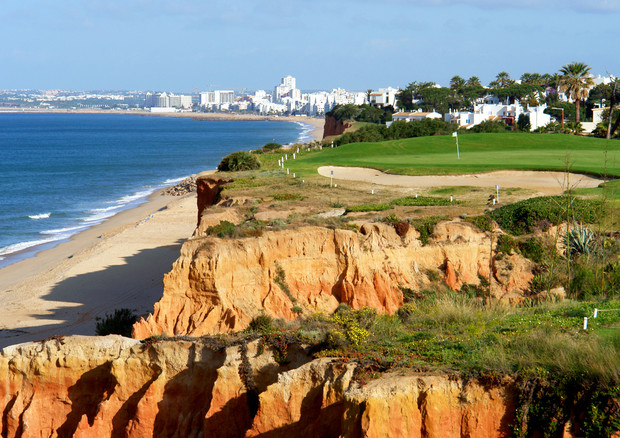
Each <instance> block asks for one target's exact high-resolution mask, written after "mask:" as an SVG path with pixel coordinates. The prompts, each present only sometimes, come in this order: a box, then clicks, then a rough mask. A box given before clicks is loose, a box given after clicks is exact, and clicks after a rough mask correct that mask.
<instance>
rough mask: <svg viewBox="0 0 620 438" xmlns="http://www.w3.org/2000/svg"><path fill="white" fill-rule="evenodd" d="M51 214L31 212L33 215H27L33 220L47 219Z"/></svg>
mask: <svg viewBox="0 0 620 438" xmlns="http://www.w3.org/2000/svg"><path fill="white" fill-rule="evenodd" d="M51 215H52V213H41V214H33V215H29V216H28V217H29V218H30V219H34V220H38V219H47V218H48V217H50V216H51Z"/></svg>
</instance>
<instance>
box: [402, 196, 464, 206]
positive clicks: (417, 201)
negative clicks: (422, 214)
mask: <svg viewBox="0 0 620 438" xmlns="http://www.w3.org/2000/svg"><path fill="white" fill-rule="evenodd" d="M458 203H459V202H458V201H453V202H450V200H449V199H445V198H433V197H431V196H418V197H417V198H416V197H415V196H406V197H404V198H398V199H395V200H393V201H392V202H391V204H392V205H400V206H403V207H428V206H441V205H452V204H458Z"/></svg>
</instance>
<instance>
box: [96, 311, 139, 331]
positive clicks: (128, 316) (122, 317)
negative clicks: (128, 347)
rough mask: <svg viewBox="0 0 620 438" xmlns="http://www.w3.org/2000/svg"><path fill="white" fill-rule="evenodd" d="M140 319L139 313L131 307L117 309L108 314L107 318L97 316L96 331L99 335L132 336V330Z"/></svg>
mask: <svg viewBox="0 0 620 438" xmlns="http://www.w3.org/2000/svg"><path fill="white" fill-rule="evenodd" d="M137 320H138V315H136V314H135V313H134V311H133V310H131V309H124V308H123V309H116V310H114V313H113V314H112V315H109V314H106V316H105V318H103V319H101V318H97V326H96V328H95V332H96V333H97V335H98V336H106V335H121V336H125V337H127V338H130V337H131V330H132V328H133V325H134V323H135V322H136V321H137Z"/></svg>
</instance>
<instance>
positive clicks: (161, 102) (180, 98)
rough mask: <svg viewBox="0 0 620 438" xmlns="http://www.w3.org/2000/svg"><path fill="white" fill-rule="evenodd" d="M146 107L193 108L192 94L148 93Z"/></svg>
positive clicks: (145, 101)
mask: <svg viewBox="0 0 620 438" xmlns="http://www.w3.org/2000/svg"><path fill="white" fill-rule="evenodd" d="M144 107H145V108H184V109H187V108H191V107H192V96H188V95H183V94H173V93H166V92H164V93H151V92H148V93H146V98H145V100H144Z"/></svg>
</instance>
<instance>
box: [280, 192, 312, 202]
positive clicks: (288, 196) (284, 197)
mask: <svg viewBox="0 0 620 438" xmlns="http://www.w3.org/2000/svg"><path fill="white" fill-rule="evenodd" d="M271 197H272V198H273V200H274V201H302V200H304V199H306V198H307V196H303V195H299V194H297V193H274V194H272V195H271Z"/></svg>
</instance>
